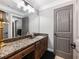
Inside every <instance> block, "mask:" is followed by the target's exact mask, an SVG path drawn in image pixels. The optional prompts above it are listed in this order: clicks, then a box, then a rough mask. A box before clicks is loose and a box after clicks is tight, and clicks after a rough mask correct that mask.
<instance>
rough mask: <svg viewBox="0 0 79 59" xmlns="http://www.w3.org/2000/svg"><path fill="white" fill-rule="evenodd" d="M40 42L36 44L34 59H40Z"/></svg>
mask: <svg viewBox="0 0 79 59" xmlns="http://www.w3.org/2000/svg"><path fill="white" fill-rule="evenodd" d="M40 48H41V47H40V41H39V42H37V43H36V50H35V59H40Z"/></svg>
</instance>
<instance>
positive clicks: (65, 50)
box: [54, 5, 73, 59]
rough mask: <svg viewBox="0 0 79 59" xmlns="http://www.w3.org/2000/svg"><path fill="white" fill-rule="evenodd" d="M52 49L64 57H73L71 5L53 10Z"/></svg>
mask: <svg viewBox="0 0 79 59" xmlns="http://www.w3.org/2000/svg"><path fill="white" fill-rule="evenodd" d="M54 12H55V13H54V14H55V16H54V17H55V20H54V42H55V44H54V48H55V49H54V51H55V53H56V55H58V56H61V57H64V58H65V59H73V58H72V57H73V50H72V48H71V44H72V42H73V5H69V6H65V7H62V8H58V9H55V10H54Z"/></svg>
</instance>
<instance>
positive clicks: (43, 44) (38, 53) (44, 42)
mask: <svg viewBox="0 0 79 59" xmlns="http://www.w3.org/2000/svg"><path fill="white" fill-rule="evenodd" d="M47 48H48V37H45V38H43V39H41V40H40V41H38V42H37V43H36V50H35V59H40V58H41V57H42V56H43V54H44V53H45V51H46V50H47Z"/></svg>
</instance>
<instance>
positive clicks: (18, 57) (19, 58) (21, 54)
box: [8, 45, 35, 59]
mask: <svg viewBox="0 0 79 59" xmlns="http://www.w3.org/2000/svg"><path fill="white" fill-rule="evenodd" d="M34 50H35V45H32V46H30V47H28V48H26V49H24V50H23V51H21V52H19V53H17V54H15V55H13V56H12V57H10V58H8V59H22V58H23V57H24V56H25V55H27V54H29V53H31V52H32V51H34Z"/></svg>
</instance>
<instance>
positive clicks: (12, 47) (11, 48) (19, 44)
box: [0, 36, 45, 59]
mask: <svg viewBox="0 0 79 59" xmlns="http://www.w3.org/2000/svg"><path fill="white" fill-rule="evenodd" d="M44 37H45V36H36V37H35V38H34V39H29V38H25V39H21V40H17V41H13V42H9V43H5V45H6V46H4V47H3V48H1V49H0V59H3V58H5V57H6V56H8V55H9V54H11V53H13V52H16V51H17V50H19V49H22V48H24V47H27V46H29V45H31V44H33V43H35V42H37V41H39V40H41V39H42V38H44Z"/></svg>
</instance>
